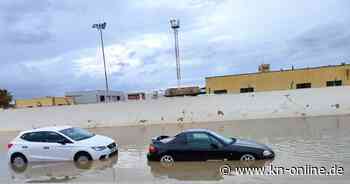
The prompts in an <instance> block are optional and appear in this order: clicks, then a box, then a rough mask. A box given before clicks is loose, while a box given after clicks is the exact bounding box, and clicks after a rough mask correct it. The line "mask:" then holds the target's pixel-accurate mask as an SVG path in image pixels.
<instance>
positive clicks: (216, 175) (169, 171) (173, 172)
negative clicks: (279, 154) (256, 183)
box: [147, 160, 272, 181]
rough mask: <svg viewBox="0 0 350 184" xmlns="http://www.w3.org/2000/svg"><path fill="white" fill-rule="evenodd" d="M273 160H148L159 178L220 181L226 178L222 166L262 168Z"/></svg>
mask: <svg viewBox="0 0 350 184" xmlns="http://www.w3.org/2000/svg"><path fill="white" fill-rule="evenodd" d="M271 161H272V160H259V161H249V162H242V161H227V162H223V161H208V162H173V163H170V164H169V163H168V164H164V163H160V162H147V164H148V166H149V167H150V170H151V173H152V175H153V177H155V178H158V179H168V178H169V179H176V180H179V181H218V180H222V179H224V177H223V176H222V174H221V172H220V168H221V167H222V166H224V165H228V166H230V167H231V169H235V168H262V167H264V166H266V165H267V164H270V163H271Z"/></svg>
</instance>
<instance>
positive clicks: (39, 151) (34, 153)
mask: <svg viewBox="0 0 350 184" xmlns="http://www.w3.org/2000/svg"><path fill="white" fill-rule="evenodd" d="M21 138H22V139H24V140H26V141H28V143H27V144H25V145H23V146H24V147H25V149H26V150H28V151H27V153H28V157H29V159H30V160H31V161H47V160H48V157H47V155H46V154H47V150H46V149H48V147H47V143H46V138H45V134H44V132H30V133H26V134H25V135H23V136H22V137H21Z"/></svg>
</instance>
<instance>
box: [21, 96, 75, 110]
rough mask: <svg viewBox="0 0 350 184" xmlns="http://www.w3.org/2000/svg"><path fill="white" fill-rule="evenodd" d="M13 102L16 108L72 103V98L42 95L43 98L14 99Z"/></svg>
mask: <svg viewBox="0 0 350 184" xmlns="http://www.w3.org/2000/svg"><path fill="white" fill-rule="evenodd" d="M15 104H16V108H32V107H47V106H61V105H72V104H73V99H72V98H70V97H43V98H33V99H20V100H15Z"/></svg>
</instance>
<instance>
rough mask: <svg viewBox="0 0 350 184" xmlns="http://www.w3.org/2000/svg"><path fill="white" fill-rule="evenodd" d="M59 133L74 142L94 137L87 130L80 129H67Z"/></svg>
mask: <svg viewBox="0 0 350 184" xmlns="http://www.w3.org/2000/svg"><path fill="white" fill-rule="evenodd" d="M60 132H61V133H62V134H64V135H66V136H68V137H69V138H71V139H73V140H75V141H80V140H84V139H88V138H90V137H93V136H94V135H95V134H93V133H91V132H89V131H87V130H84V129H82V128H67V129H64V130H61V131H60Z"/></svg>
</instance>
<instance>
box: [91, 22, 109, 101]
mask: <svg viewBox="0 0 350 184" xmlns="http://www.w3.org/2000/svg"><path fill="white" fill-rule="evenodd" d="M106 26H107V23H106V22H104V23H100V24H93V25H92V28H94V29H97V30H98V31H99V32H100V38H101V47H102V58H103V66H104V70H105V83H106V90H105V103H108V102H109V99H108V95H109V86H108V78H107V69H106V57H105V49H104V44H103V34H102V30H103V29H106Z"/></svg>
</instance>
